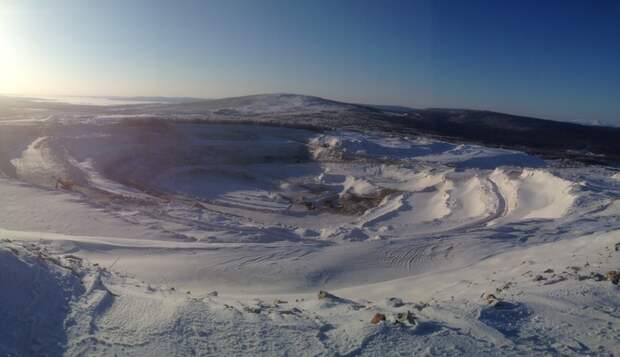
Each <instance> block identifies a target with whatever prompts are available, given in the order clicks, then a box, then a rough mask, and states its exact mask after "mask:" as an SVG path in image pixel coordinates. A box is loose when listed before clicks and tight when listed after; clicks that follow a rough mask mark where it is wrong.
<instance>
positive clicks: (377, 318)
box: [370, 313, 385, 325]
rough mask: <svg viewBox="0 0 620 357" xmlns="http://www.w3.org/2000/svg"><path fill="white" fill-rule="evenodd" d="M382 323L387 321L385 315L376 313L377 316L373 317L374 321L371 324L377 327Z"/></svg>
mask: <svg viewBox="0 0 620 357" xmlns="http://www.w3.org/2000/svg"><path fill="white" fill-rule="evenodd" d="M381 321H385V315H383V314H379V313H376V314H375V316H373V317H372V320H370V323H372V324H373V325H377V324H378V323H380V322H381Z"/></svg>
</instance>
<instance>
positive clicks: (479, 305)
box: [0, 96, 620, 356]
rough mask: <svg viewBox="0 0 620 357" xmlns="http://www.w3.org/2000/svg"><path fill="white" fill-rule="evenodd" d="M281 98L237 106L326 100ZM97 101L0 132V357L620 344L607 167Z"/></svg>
mask: <svg viewBox="0 0 620 357" xmlns="http://www.w3.org/2000/svg"><path fill="white" fill-rule="evenodd" d="M270 98H271V99H267V98H263V99H260V100H258V101H257V98H252V100H250V101H248V100H247V99H244V100H243V103H241V104H239V103H236V104H235V103H232V104H231V103H230V102H228V103H225V104H226V105H229V106H230V107H227V108H234V109H235V110H239V112H243V111H246V112H247V113H256V112H260V111H268V110H276V111H280V110H281V111H297V110H299V111H301V110H302V109H303V108H307V107H308V106H319V105H322V106H325V105H328V104H326V103H325V102H321V101H317V100H316V99H314V100H312V101H311V103H310V104H308V103H305V102H304V101H303V100H302V99H303V98H302V99H300V97H298V96H290V97H286V96H285V97H283V98H277V100H276V99H273V97H270ZM260 101H262V104H261V103H259V102H260ZM272 101H275V102H272ZM276 102H277V103H276ZM220 104H221V103H220ZM220 104H218V105H220ZM276 104H277V105H276ZM221 105H223V104H221ZM330 105H331V104H330ZM334 105H335V104H334ZM274 106H276V107H275V109H274ZM296 108H297V109H296ZM209 110H216V109H209ZM218 110H219V109H218ZM312 110H314V109H312ZM88 113H89V114H84V116H85V117H84V118H82V119H83V121H82V122H81V123H75V122H74V123H73V124H71V125H68V124H67V125H64V126H63V125H58V126H46V127H45V130H41V131H40V132H36V131H35V132H34V133H35V134H36V135H35V134H32V133H29V134H28V135H23V136H12V135H11V131H12V130H17V129H16V128H17V127H16V124H15V123H5V124H3V126H2V128H0V131H2V134H3V136H2V138H5V137H6V138H9V137H15V138H19V140H17V139H15V140H11V141H4V145H0V151H2V152H0V160H1V161H2V162H0V168H3V169H5V170H6V174H5V175H4V176H6V177H2V178H0V202H1V203H2V204H1V205H0V287H1V288H2V291H3V293H2V294H0V327H2V328H0V354H1V355H41V354H47V355H68V356H73V355H115V354H116V355H134V356H145V355H149V356H153V355H161V356H168V355H248V356H249V355H360V356H364V355H369V356H370V355H379V354H387V355H475V356H485V355H489V356H496V355H544V354H548V355H615V354H619V353H620V350H619V349H618V346H619V345H620V344H619V342H620V341H619V340H618V336H620V315H619V312H620V304H619V303H618V299H617V296H618V292H619V289H620V288H619V286H618V285H614V284H613V283H612V282H610V281H608V280H607V279H605V278H604V275H605V274H606V273H607V272H608V271H613V270H619V269H620V266H618V261H619V260H618V255H619V254H620V251H618V249H620V204H619V203H618V202H619V200H620V186H618V184H617V173H616V172H615V171H613V170H612V169H610V168H605V167H564V166H560V165H556V163H554V162H546V161H543V160H541V159H539V158H536V157H533V156H530V155H527V154H524V153H520V152H515V151H510V150H503V149H494V148H485V147H482V146H478V145H471V144H455V143H448V142H443V141H440V140H435V139H429V138H422V137H405V136H399V135H394V134H393V133H392V134H387V133H380V132H368V133H361V132H356V131H351V130H326V131H321V132H318V131H310V130H301V129H292V128H286V127H273V126H257V125H246V124H213V123H208V124H196V123H184V122H171V123H163V124H162V123H155V124H148V125H147V124H128V123H125V122H124V121H122V120H120V119H119V118H113V119H114V120H113V121H110V119H112V117H105V115H107V114H101V113H98V112H88ZM145 114H148V113H145ZM80 115H82V114H80ZM75 118H77V117H74V119H75ZM119 120H120V121H119ZM127 120H129V119H127ZM19 125H22V126H23V125H32V126H33V127H37V125H40V124H37V123H36V122H32V123H30V124H24V123H20V124H19ZM15 133H17V131H15ZM3 172H4V171H3ZM57 179H61V180H66V181H70V182H72V183H74V186H73V187H72V188H71V189H70V190H66V189H61V188H56V187H55V184H56V180H57ZM597 274H602V275H603V277H602V278H601V276H599V275H597ZM319 290H327V291H329V293H331V294H333V295H334V296H335V297H328V298H325V299H319V297H318V296H317V295H318V292H319ZM215 291H217V294H215V293H214V292H215ZM489 294H493V295H494V296H495V300H493V301H492V303H491V304H489V303H488V301H487V300H488V299H489V297H488V296H489ZM407 311H410V312H411V313H412V314H413V315H414V316H415V318H416V323H415V324H410V323H398V324H397V323H395V321H396V320H397V319H398V316H397V314H399V313H406V312H407ZM377 313H381V314H384V315H385V316H386V321H384V322H381V323H379V324H376V325H375V324H372V323H371V322H370V321H371V319H372V318H373V316H374V315H375V314H377Z"/></svg>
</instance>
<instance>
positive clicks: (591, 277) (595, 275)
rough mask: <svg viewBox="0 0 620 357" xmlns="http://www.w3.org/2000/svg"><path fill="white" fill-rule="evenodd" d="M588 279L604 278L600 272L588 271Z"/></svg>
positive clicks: (598, 279) (600, 279)
mask: <svg viewBox="0 0 620 357" xmlns="http://www.w3.org/2000/svg"><path fill="white" fill-rule="evenodd" d="M590 279H593V280H594V281H603V280H605V276H603V274H601V273H594V272H592V273H590Z"/></svg>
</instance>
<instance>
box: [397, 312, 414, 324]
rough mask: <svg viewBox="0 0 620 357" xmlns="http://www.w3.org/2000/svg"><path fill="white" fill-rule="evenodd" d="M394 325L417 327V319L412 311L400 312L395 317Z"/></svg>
mask: <svg viewBox="0 0 620 357" xmlns="http://www.w3.org/2000/svg"><path fill="white" fill-rule="evenodd" d="M394 323H395V324H409V325H415V324H416V318H415V316H414V315H413V313H411V311H407V312H399V313H397V314H396V315H395V316H394Z"/></svg>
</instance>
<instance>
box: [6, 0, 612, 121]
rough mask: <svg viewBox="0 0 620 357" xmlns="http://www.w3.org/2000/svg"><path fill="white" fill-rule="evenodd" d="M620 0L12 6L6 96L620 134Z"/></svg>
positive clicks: (74, 0) (72, 0) (76, 1)
mask: <svg viewBox="0 0 620 357" xmlns="http://www.w3.org/2000/svg"><path fill="white" fill-rule="evenodd" d="M619 19H620V2H619V1H616V0H597V1H591V0H583V1H573V0H545V1H534V0H503V1H497V0H485V1H483V0H468V1H461V0H420V1H416V0H407V1H398V0H385V1H379V0H375V1H366V0H355V1H348V0H307V1H304V0H244V1H241V0H204V1H184V0H180V1H158V0H106V1H94V0H92V1H91V0H0V93H4V94H22V95H89V96H90V95H102V96H106V95H107V96H110V95H114V96H155V95H157V96H191V97H203V98H221V97H229V96H239V95H248V94H256V93H300V94H309V95H317V96H322V97H327V98H330V99H336V100H343V101H349V102H359V103H372V104H392V105H405V106H411V107H418V108H424V107H458V108H473V109H488V110H496V111H502V112H509V113H514V114H522V115H531V116H538V117H543V118H549V119H555V120H567V121H585V122H596V121H599V122H607V123H613V124H620V20H619Z"/></svg>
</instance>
